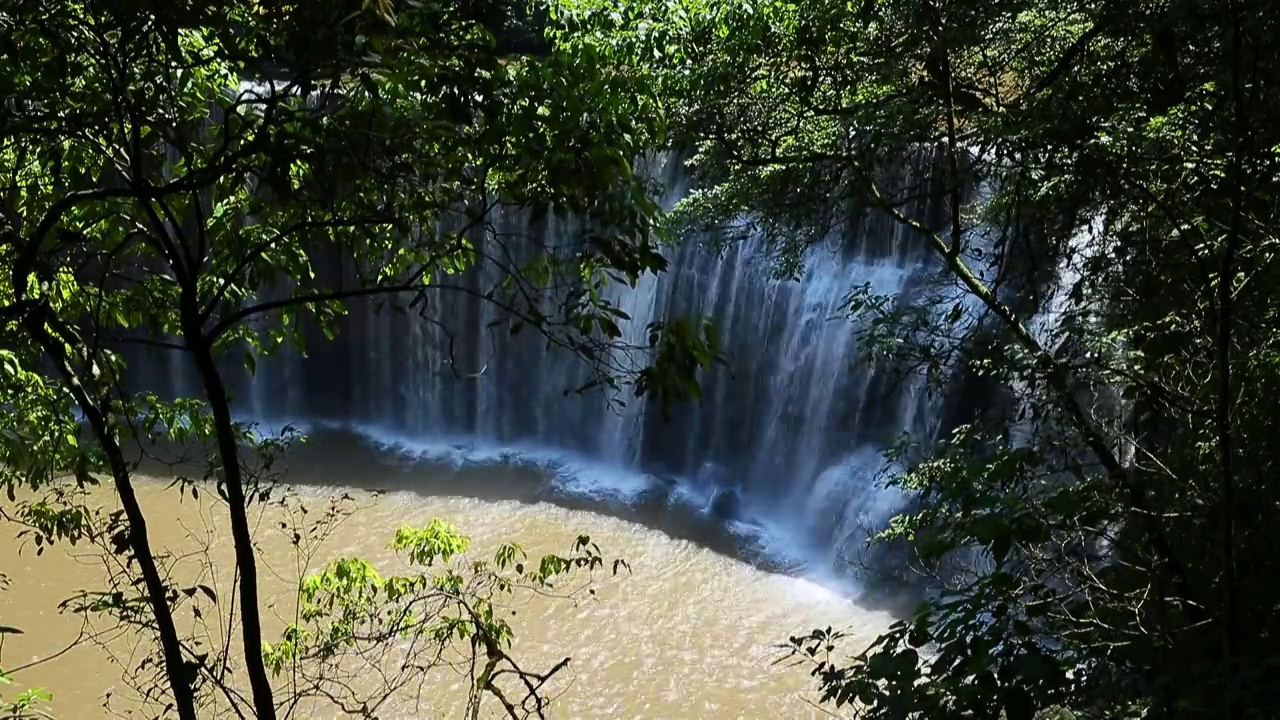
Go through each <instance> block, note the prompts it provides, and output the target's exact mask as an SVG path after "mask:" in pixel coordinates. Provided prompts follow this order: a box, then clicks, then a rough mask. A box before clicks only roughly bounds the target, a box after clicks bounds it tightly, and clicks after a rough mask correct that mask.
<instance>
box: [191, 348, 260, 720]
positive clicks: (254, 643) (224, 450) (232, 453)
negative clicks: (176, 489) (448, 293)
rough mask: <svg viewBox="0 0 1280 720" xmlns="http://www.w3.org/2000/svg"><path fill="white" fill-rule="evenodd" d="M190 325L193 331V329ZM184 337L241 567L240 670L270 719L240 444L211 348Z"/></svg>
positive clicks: (257, 704)
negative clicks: (208, 418)
mask: <svg viewBox="0 0 1280 720" xmlns="http://www.w3.org/2000/svg"><path fill="white" fill-rule="evenodd" d="M193 331H194V332H193ZM186 334H187V342H188V343H190V346H191V354H192V357H193V358H194V360H195V364H196V371H197V372H198V373H199V374H200V381H201V382H202V383H203V384H204V391H205V399H206V400H207V401H208V402H209V409H210V411H211V412H212V413H213V423H214V432H215V434H216V436H217V444H218V455H219V456H220V458H221V461H222V478H223V481H224V482H225V483H226V492H227V505H228V507H229V513H230V515H231V537H232V540H233V541H234V543H235V556H236V569H237V570H238V571H239V573H240V619H241V624H240V625H241V631H242V632H241V639H242V642H243V643H244V655H245V670H246V671H247V672H248V674H249V686H250V688H251V689H252V691H253V707H254V713H255V715H256V716H257V718H258V720H275V717H276V706H275V698H274V696H273V694H272V692H271V680H270V678H269V677H268V675H267V667H266V664H265V663H264V662H263V660H262V617H261V614H260V613H259V609H258V565H257V559H256V557H255V556H254V549H253V534H252V532H251V531H250V529H249V517H248V514H247V499H246V497H245V488H244V474H243V472H242V469H241V467H240V447H239V443H238V438H237V437H236V431H235V425H234V424H233V423H232V420H231V404H230V401H229V400H228V398H227V388H226V385H225V384H224V383H223V381H222V374H221V373H220V372H219V371H218V366H217V363H216V362H215V361H214V358H213V349H212V348H211V347H210V345H209V343H208V341H207V340H206V339H205V338H204V336H203V333H202V332H201V331H200V328H199V327H198V326H196V327H192V326H191V325H188V326H187V327H186Z"/></svg>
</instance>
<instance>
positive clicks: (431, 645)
mask: <svg viewBox="0 0 1280 720" xmlns="http://www.w3.org/2000/svg"><path fill="white" fill-rule="evenodd" d="M469 546H470V540H469V539H468V538H467V537H466V536H463V535H461V534H460V533H459V532H458V530H457V529H456V528H454V527H453V526H451V525H449V524H448V523H445V522H443V521H441V520H438V519H436V520H432V521H431V522H430V523H429V524H428V525H426V526H425V527H422V528H413V527H409V526H404V527H401V528H400V529H399V530H397V531H396V534H395V539H394V540H393V541H392V543H391V547H392V549H394V550H395V551H396V553H397V555H399V556H400V557H401V558H402V559H403V560H404V561H405V562H406V564H407V565H408V567H409V569H410V570H411V573H410V574H407V575H388V576H383V575H381V574H380V573H379V572H378V571H377V570H376V569H375V568H374V566H373V565H372V564H370V563H369V562H368V561H366V560H363V559H360V558H339V559H336V560H333V561H330V562H329V563H328V565H327V566H326V567H325V568H324V569H323V570H322V571H320V572H318V573H315V574H312V575H309V576H308V577H306V578H305V579H304V580H303V581H302V583H301V587H300V590H299V610H298V615H297V619H296V621H295V622H294V623H293V624H291V625H289V626H288V627H287V628H286V629H285V631H284V633H283V635H282V638H281V639H280V641H278V642H276V643H269V644H267V645H265V646H264V655H265V657H266V660H267V665H268V667H269V668H270V669H271V671H272V673H273V674H274V675H275V676H276V677H277V678H281V679H287V684H288V687H289V689H290V695H291V697H292V698H297V699H299V700H301V699H305V698H308V697H322V698H326V699H327V700H329V701H330V702H335V703H337V704H338V705H339V706H341V707H342V708H344V709H345V711H346V712H348V713H350V714H355V715H358V716H361V717H365V716H368V717H374V716H375V713H377V712H378V709H379V705H380V704H381V703H384V702H394V701H395V700H397V699H399V700H402V701H403V700H405V699H406V698H404V697H399V698H397V693H399V692H402V691H403V690H404V689H405V688H408V687H411V686H417V685H420V684H421V683H422V681H423V677H424V675H426V674H428V673H430V672H431V671H432V670H433V669H435V668H439V667H457V668H459V669H460V670H461V671H462V672H464V673H465V674H467V675H468V676H469V678H470V687H471V688H472V691H471V694H470V697H469V699H468V708H469V710H468V713H469V715H468V716H469V717H478V713H479V705H480V702H481V700H482V697H483V696H484V695H487V694H491V695H493V696H494V697H496V698H497V699H498V700H499V702H501V704H502V705H503V709H504V711H505V713H506V714H507V715H508V716H510V717H512V718H519V717H526V716H529V715H536V716H538V717H542V716H543V710H544V709H545V707H546V699H545V698H544V697H543V696H542V695H541V691H542V689H543V687H544V685H546V683H547V682H548V681H549V680H550V679H551V677H552V676H553V675H555V674H556V673H557V672H559V671H560V670H561V669H562V668H564V667H565V666H566V665H567V660H568V659H567V658H566V660H565V662H561V663H559V664H557V665H556V666H555V667H553V668H552V669H551V670H550V671H548V672H543V673H538V672H533V671H527V670H525V669H523V668H522V667H521V666H520V665H519V664H518V663H517V662H516V660H515V659H513V658H512V657H511V656H510V655H509V654H508V650H509V649H510V647H511V643H512V639H513V633H512V628H511V626H510V625H509V624H508V622H507V620H506V618H505V617H504V615H505V613H504V612H503V604H502V601H501V598H503V597H505V596H511V595H513V594H514V593H517V592H538V593H543V594H546V593H555V594H557V595H561V596H564V597H572V596H574V595H578V594H581V593H582V591H584V590H585V591H587V592H588V593H590V594H592V595H594V593H595V590H594V588H591V587H589V579H588V584H579V585H578V586H577V587H572V586H569V587H565V586H563V583H565V582H567V581H568V580H570V579H572V575H573V574H574V573H581V572H585V573H587V574H588V576H590V574H591V573H592V571H594V570H596V569H598V568H601V567H602V566H603V565H604V560H603V558H602V557H601V555H600V553H599V548H597V547H596V546H595V544H594V543H592V542H591V540H590V538H589V537H586V536H582V537H579V538H578V540H577V541H576V542H575V543H574V546H573V548H572V550H571V552H570V553H569V554H568V555H564V556H561V555H546V556H543V557H542V558H540V559H539V560H538V561H537V562H536V563H530V564H527V565H526V563H528V562H529V558H528V556H527V554H526V553H525V551H524V550H523V549H522V548H520V547H519V546H518V545H513V544H505V545H503V546H501V547H500V548H499V549H498V550H497V551H496V552H495V554H494V556H493V559H492V560H491V561H484V560H476V561H467V560H466V558H465V553H466V551H467V549H468V548H469ZM625 566H626V565H625V563H624V562H622V561H620V560H618V561H615V562H614V563H613V572H614V574H616V573H617V572H618V570H619V569H620V568H623V567H625ZM511 614H514V611H511ZM317 669H324V670H325V672H317ZM507 676H510V679H511V680H513V681H519V682H520V684H521V687H519V691H520V692H521V693H523V695H522V696H520V697H519V699H518V700H517V699H516V698H515V696H513V695H512V696H511V699H509V698H508V696H509V695H510V694H511V693H512V692H513V690H512V688H510V687H505V688H504V686H503V684H501V683H500V682H499V680H500V679H503V678H505V677H507ZM369 697H372V698H375V699H376V701H374V702H371V701H370V700H369V699H368V698H369Z"/></svg>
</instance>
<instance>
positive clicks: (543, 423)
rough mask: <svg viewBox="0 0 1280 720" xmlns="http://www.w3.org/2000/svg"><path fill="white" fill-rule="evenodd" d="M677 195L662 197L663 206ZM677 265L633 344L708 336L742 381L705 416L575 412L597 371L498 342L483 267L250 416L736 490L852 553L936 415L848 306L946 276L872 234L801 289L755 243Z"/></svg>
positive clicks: (556, 234)
mask: <svg viewBox="0 0 1280 720" xmlns="http://www.w3.org/2000/svg"><path fill="white" fill-rule="evenodd" d="M681 185H682V184H681V183H680V182H678V179H677V181H674V182H671V183H669V184H668V187H670V188H672V192H671V194H670V196H669V197H668V198H667V204H668V206H670V204H673V203H674V201H675V200H676V199H677V198H678V196H679V194H680V192H682V190H681ZM564 223H565V221H563V220H555V219H550V220H547V221H546V222H544V223H542V224H541V225H540V226H539V227H532V228H531V227H530V223H529V221H528V219H527V218H525V217H523V216H520V215H515V214H512V215H500V216H497V217H495V218H493V222H492V229H491V237H490V240H488V241H486V242H494V243H495V245H494V247H496V242H495V241H493V240H492V236H493V234H494V233H496V234H498V235H503V234H512V235H514V234H517V233H519V234H522V235H525V236H530V235H531V236H532V240H533V243H534V244H535V245H546V246H554V245H556V243H557V241H558V239H560V237H561V236H563V235H570V234H571V233H570V232H569V229H568V228H567V227H566V225H565V224H564ZM480 249H481V250H482V254H483V251H484V250H486V248H485V247H481V248H480ZM489 249H492V248H489ZM669 259H670V267H669V270H668V272H666V273H664V274H661V275H659V276H646V277H644V278H642V279H641V280H640V281H639V282H638V283H637V285H636V286H635V287H634V288H630V287H626V286H624V285H619V286H616V287H613V288H611V290H610V293H611V294H612V297H611V300H612V301H613V302H614V303H615V304H616V305H617V306H618V307H620V308H621V309H623V310H624V311H625V312H626V313H627V314H628V315H629V316H630V320H629V321H626V322H624V323H621V330H622V332H623V336H624V338H623V339H624V340H630V341H633V342H637V343H639V342H641V341H643V338H644V335H645V328H646V325H647V324H648V323H649V322H650V321H653V320H661V319H668V318H675V317H681V316H684V317H696V318H704V317H705V318H709V319H710V320H711V321H712V322H713V323H714V327H715V329H716V333H717V336H718V338H719V340H720V343H721V347H722V349H723V351H724V352H725V354H726V356H727V358H728V366H727V367H723V368H715V369H714V370H713V371H711V372H708V373H707V374H706V375H705V376H704V377H703V378H702V385H703V397H702V399H701V400H700V401H698V402H696V403H690V404H687V405H682V406H677V407H675V408H673V412H672V414H671V417H669V418H664V417H663V415H662V414H661V413H660V412H658V409H657V408H656V407H648V406H647V405H646V403H644V402H641V401H637V400H636V399H635V398H627V399H626V400H627V403H626V406H625V407H623V408H621V409H619V408H617V407H613V406H611V405H610V404H609V402H608V401H607V398H605V397H603V396H602V394H601V393H586V394H583V395H577V394H572V393H570V394H566V392H565V391H566V390H572V389H573V388H577V387H579V386H581V385H582V384H583V383H585V382H586V381H588V380H589V379H590V374H589V368H588V367H587V365H586V364H585V363H584V362H582V361H581V360H580V359H579V358H577V357H575V356H574V355H573V354H572V353H569V352H566V351H563V350H560V349H557V348H548V347H547V343H546V342H545V339H544V338H541V337H539V336H538V335H537V334H536V333H535V332H525V333H523V334H521V335H517V336H513V335H512V334H511V333H510V331H509V330H508V328H507V327H506V326H501V325H500V326H496V327H495V326H491V325H492V324H493V321H494V320H495V319H497V318H498V317H499V313H498V310H497V309H496V308H494V307H493V306H492V305H491V304H489V303H488V302H486V301H485V300H483V299H482V298H480V297H478V296H479V295H482V294H483V292H484V290H485V288H487V287H491V286H493V285H495V284H496V283H497V282H499V281H500V280H501V277H502V272H501V268H500V267H498V266H496V265H486V264H483V263H482V266H481V267H480V268H479V269H478V271H476V272H472V273H470V274H469V276H468V277H467V279H466V280H465V282H467V283H470V285H469V286H468V287H469V288H470V290H472V292H456V291H455V292H449V291H445V292H441V293H438V294H435V295H433V296H431V297H430V298H429V299H428V301H427V305H426V307H425V309H423V308H419V309H418V311H417V312H411V313H397V312H393V311H391V310H390V309H386V308H384V309H383V310H382V311H379V308H378V305H379V303H378V302H377V301H372V300H371V301H360V302H356V303H354V304H353V305H352V309H351V314H350V316H349V319H348V323H347V325H348V327H347V330H346V331H345V332H344V334H342V335H341V336H340V337H339V339H338V340H337V341H336V343H334V344H332V345H330V346H328V347H317V348H315V350H314V351H313V352H312V353H311V355H310V356H309V357H306V358H303V357H301V356H299V355H298V354H296V353H285V354H283V355H281V356H279V357H273V358H269V359H266V360H264V361H262V362H260V363H259V364H258V368H257V372H256V375H255V377H254V378H253V379H252V380H249V381H247V383H242V384H241V385H240V394H239V397H238V398H237V401H238V403H239V405H240V407H241V410H242V412H246V413H252V414H253V415H254V416H255V417H257V418H264V419H272V418H299V419H313V420H326V421H332V422H338V423H343V424H349V425H354V426H358V427H361V428H365V429H375V430H376V431H378V432H383V433H392V434H394V435H396V436H398V437H401V438H415V439H418V440H421V441H423V442H425V443H431V444H434V446H436V447H440V448H452V450H451V452H453V451H457V449H458V448H465V447H488V448H494V447H502V448H509V449H512V451H513V452H523V453H525V454H526V455H528V456H530V457H546V456H548V455H551V454H555V453H570V454H572V455H573V456H575V457H579V458H590V459H593V460H594V461H596V462H599V463H604V464H607V465H611V466H615V467H619V468H630V469H631V470H636V471H640V472H643V473H654V474H659V475H663V476H667V477H674V478H679V479H680V480H681V481H682V482H681V483H680V484H681V486H682V487H683V488H685V489H686V490H687V491H688V492H691V493H692V494H693V495H694V496H695V497H701V498H703V501H705V499H706V498H708V497H709V494H710V493H711V492H714V490H715V488H716V487H717V486H718V487H721V488H723V487H724V486H732V487H734V488H735V489H736V490H740V491H741V496H742V500H743V504H742V507H741V512H742V514H743V515H744V516H747V517H756V518H762V519H764V520H765V521H767V522H770V523H773V524H783V525H785V526H786V527H787V528H788V530H787V532H791V533H793V534H795V535H797V536H805V537H806V538H807V539H808V540H809V541H811V542H813V543H814V544H815V546H817V547H825V548H831V549H835V548H838V547H839V546H840V545H841V544H842V543H843V542H844V541H845V540H846V538H847V537H848V536H849V535H850V534H853V533H855V532H856V531H857V529H858V528H859V527H862V526H863V525H876V524H878V523H880V522H883V520H884V519H885V518H886V517H887V515H888V514H889V513H890V512H892V511H893V510H894V509H895V508H896V507H897V506H898V504H899V502H900V498H899V497H898V496H897V495H896V493H891V492H889V491H885V490H883V489H880V488H877V487H876V485H875V483H874V482H873V477H874V475H875V473H876V472H877V470H878V469H879V468H880V466H881V460H880V457H879V454H878V451H879V450H880V449H881V448H882V447H884V446H885V445H886V444H887V443H888V442H890V441H892V440H893V439H894V438H895V437H897V436H898V435H900V434H902V433H904V432H908V433H912V434H913V435H915V436H917V437H920V436H924V437H929V436H932V434H933V433H934V432H935V431H936V427H937V424H938V417H939V409H940V402H939V399H938V398H937V397H936V395H935V394H934V393H929V392H924V388H923V383H922V382H921V381H920V380H919V379H917V378H914V377H912V376H910V375H904V374H902V373H898V372H895V371H894V369H893V368H891V367H887V366H885V365H884V364H881V365H875V366H868V365H867V364H866V363H864V362H863V360H862V357H863V352H862V348H860V347H859V335H860V330H861V329H862V328H860V327H859V325H858V322H857V321H852V320H850V319H849V318H848V317H847V313H846V312H845V308H846V305H847V303H846V302H845V301H846V298H847V296H848V294H849V292H850V291H851V289H853V288H855V287H859V286H862V285H867V284H869V285H870V289H871V291H872V292H873V293H875V294H877V295H885V296H892V297H895V298H897V301H898V302H900V303H910V302H913V300H918V299H919V296H918V294H917V291H918V290H919V288H920V287H921V286H922V284H923V282H924V280H925V278H926V277H927V276H928V275H929V274H930V272H931V270H932V266H931V265H930V263H929V256H928V253H927V252H923V251H922V250H921V248H920V244H919V240H918V238H917V237H915V236H914V234H913V233H912V231H910V230H909V229H906V228H904V227H902V226H901V225H899V224H897V223H893V222H890V221H887V220H886V219H884V218H879V217H876V216H868V217H867V218H865V219H864V220H863V221H862V222H861V223H860V225H859V229H858V230H857V232H856V234H855V235H854V236H853V237H851V238H848V239H846V240H844V241H842V242H840V243H838V244H836V245H834V246H816V247H814V248H812V249H811V250H810V251H809V253H808V256H807V257H806V263H805V268H806V269H805V271H804V273H803V275H802V276H801V277H800V278H799V279H797V280H785V279H779V278H778V277H776V275H775V272H774V271H775V265H774V262H773V259H772V258H771V256H770V254H769V252H767V249H766V248H765V247H764V244H763V241H762V240H761V239H759V238H752V239H749V240H747V241H745V242H741V243H736V244H734V245H732V246H731V247H729V248H727V249H725V250H724V251H723V252H715V251H712V250H711V249H709V248H707V247H704V246H703V245H702V244H700V243H698V242H693V241H690V242H686V243H685V244H683V245H681V246H679V247H677V248H673V249H672V250H671V251H670V252H669ZM616 360H618V361H619V362H623V361H625V358H616ZM169 362H171V363H172V362H178V363H181V362H185V359H184V358H182V357H180V356H177V355H175V356H173V357H172V358H171V359H170V360H169ZM171 375H172V377H173V380H174V386H173V387H171V388H169V390H171V391H178V390H181V389H182V387H183V385H181V384H179V383H185V385H186V386H188V387H189V386H191V383H189V382H187V381H185V379H184V376H183V374H182V372H181V371H174V372H173V373H171ZM152 376H153V377H154V376H155V375H154V374H153V375H152Z"/></svg>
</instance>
